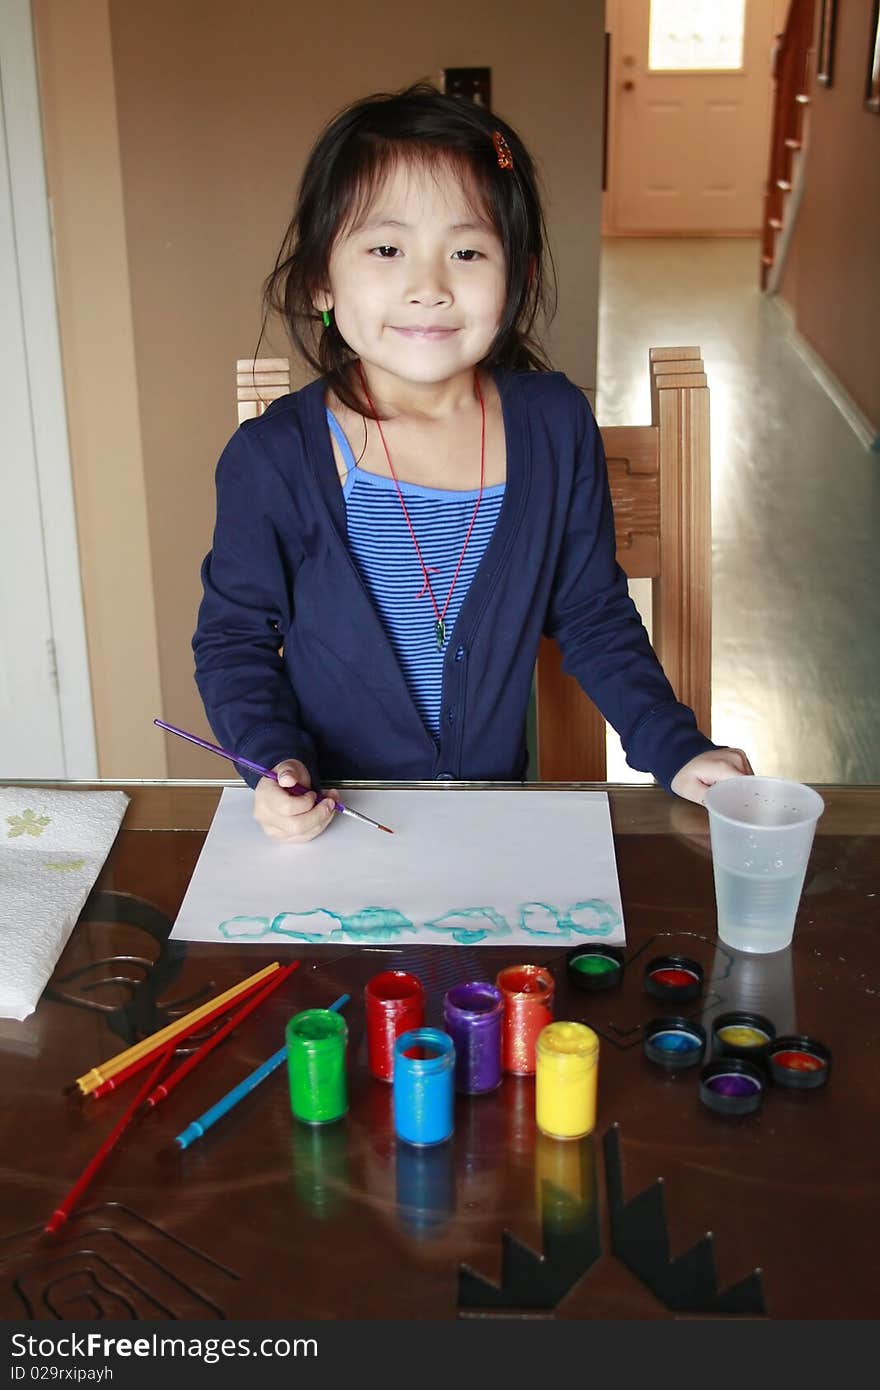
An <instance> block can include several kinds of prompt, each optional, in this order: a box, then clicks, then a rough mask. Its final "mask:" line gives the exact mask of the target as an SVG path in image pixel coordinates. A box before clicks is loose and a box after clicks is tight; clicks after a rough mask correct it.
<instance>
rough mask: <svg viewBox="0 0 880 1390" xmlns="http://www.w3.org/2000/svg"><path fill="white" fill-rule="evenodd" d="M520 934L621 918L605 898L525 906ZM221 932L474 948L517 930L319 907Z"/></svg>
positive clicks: (604, 931) (247, 919)
mask: <svg viewBox="0 0 880 1390" xmlns="http://www.w3.org/2000/svg"><path fill="white" fill-rule="evenodd" d="M515 915H516V923H515V929H516V930H518V931H521V932H526V933H527V934H528V935H529V936H534V937H539V938H544V939H545V940H548V941H553V940H555V941H560V940H562V941H567V940H569V939H570V938H571V937H572V936H587V937H591V938H597V937H599V938H601V937H607V936H610V935H611V933H612V932H613V931H614V929H615V928H616V927H618V926H619V925H620V915H619V913H618V912H617V911H616V910H615V908H613V907H612V906H611V904H610V903H606V902H604V901H603V899H601V898H589V899H587V900H586V901H584V902H577V903H572V904H571V906H570V907H568V908H563V909H559V908H556V907H553V906H552V905H551V904H549V903H538V902H532V903H520V905H519V907H518V908H517V909H516V913H515ZM217 930H218V931H219V932H220V934H221V936H224V937H225V938H226V940H227V941H260V940H263V939H264V938H265V937H268V936H286V937H289V938H291V939H292V940H294V941H311V942H333V941H350V942H352V943H354V944H358V943H360V944H367V943H376V942H381V943H385V942H389V941H399V940H400V939H401V937H403V936H404V935H412V934H414V933H417V932H420V931H421V932H428V933H430V934H431V935H432V936H434V937H436V938H438V939H444V938H445V939H447V940H448V939H451V940H453V941H457V942H460V943H462V944H464V945H473V944H474V943H475V942H478V941H485V940H487V939H489V938H491V939H492V940H499V939H501V938H503V937H508V936H512V935H513V933H514V927H512V926H511V925H510V923H509V922H508V920H507V918H506V917H504V916H503V915H502V914H501V913H500V912H498V911H497V909H496V908H494V907H459V908H451V909H450V910H449V911H448V912H444V913H443V914H442V915H441V916H440V917H432V918H430V919H429V920H428V921H427V922H423V923H422V924H421V926H419V925H417V924H416V923H414V922H412V921H410V919H409V918H408V917H405V916H404V915H403V913H402V912H399V911H398V909H397V908H394V907H362V908H360V910H359V911H357V912H351V913H341V912H333V911H332V909H330V908H329V907H314V908H310V909H307V910H305V911H303V912H279V913H278V914H277V915H276V916H275V917H271V918H270V917H251V916H246V915H243V916H238V917H229V918H228V919H227V920H226V921H225V922H220V923H219V924H218V927H217Z"/></svg>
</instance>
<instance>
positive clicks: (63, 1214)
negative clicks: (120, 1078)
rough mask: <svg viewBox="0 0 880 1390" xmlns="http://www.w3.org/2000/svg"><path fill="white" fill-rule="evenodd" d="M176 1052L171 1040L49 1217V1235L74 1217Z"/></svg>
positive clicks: (47, 1224) (46, 1226) (46, 1228)
mask: <svg viewBox="0 0 880 1390" xmlns="http://www.w3.org/2000/svg"><path fill="white" fill-rule="evenodd" d="M173 1051H174V1046H173V1044H171V1043H169V1044H168V1045H167V1046H166V1047H165V1049H164V1050H163V1052H162V1055H161V1056H160V1058H159V1060H158V1062H157V1063H156V1065H155V1067H154V1068H153V1070H152V1071H151V1072H150V1075H149V1076H148V1077H147V1079H146V1081H145V1082H144V1084H143V1086H142V1087H141V1089H140V1090H139V1091H138V1093H137V1095H136V1096H135V1098H134V1100H133V1101H132V1102H131V1104H130V1105H129V1107H128V1109H127V1110H126V1111H125V1114H124V1115H123V1116H122V1118H121V1119H120V1120H119V1121H118V1123H117V1124H116V1125H115V1126H114V1128H113V1129H112V1130H111V1131H110V1133H109V1134H108V1135H107V1138H106V1139H105V1140H104V1142H103V1144H102V1145H101V1147H100V1148H99V1149H98V1152H97V1153H96V1154H95V1155H94V1157H93V1158H91V1159H90V1160H89V1162H88V1163H87V1164H86V1166H85V1168H84V1169H83V1171H82V1172H81V1173H80V1175H79V1177H78V1178H77V1180H76V1182H75V1183H74V1184H73V1187H72V1188H71V1189H70V1191H69V1192H68V1194H67V1196H66V1197H65V1198H64V1200H63V1202H60V1203H59V1205H58V1206H57V1207H56V1208H55V1210H54V1211H53V1213H52V1215H51V1216H50V1217H49V1220H48V1221H47V1222H46V1225H45V1226H44V1227H43V1230H44V1231H45V1232H46V1233H47V1234H48V1235H50V1236H51V1235H54V1234H55V1232H56V1231H57V1230H58V1228H59V1227H60V1226H63V1225H64V1223H65V1221H66V1220H67V1218H68V1217H69V1216H70V1213H71V1211H72V1210H73V1208H74V1206H75V1205H76V1203H77V1201H78V1200H79V1198H80V1197H81V1196H82V1194H83V1192H85V1190H86V1188H87V1187H88V1185H89V1183H90V1182H91V1181H92V1178H93V1177H94V1176H95V1174H96V1173H97V1171H98V1169H99V1168H100V1167H101V1165H102V1164H103V1162H104V1160H105V1159H106V1157H107V1155H108V1154H109V1153H110V1151H111V1149H113V1148H115V1147H116V1145H117V1144H118V1142H119V1140H120V1139H121V1138H122V1135H123V1134H124V1133H125V1131H126V1129H127V1128H128V1126H129V1124H130V1123H131V1119H132V1116H133V1115H134V1113H135V1111H136V1110H138V1109H140V1107H141V1105H143V1103H144V1101H145V1099H146V1097H147V1096H148V1095H149V1094H150V1092H151V1091H152V1089H153V1087H154V1086H155V1084H156V1082H157V1081H158V1080H159V1077H160V1076H161V1074H162V1068H163V1067H164V1066H166V1065H167V1063H168V1062H169V1061H170V1060H171V1054H172V1053H173Z"/></svg>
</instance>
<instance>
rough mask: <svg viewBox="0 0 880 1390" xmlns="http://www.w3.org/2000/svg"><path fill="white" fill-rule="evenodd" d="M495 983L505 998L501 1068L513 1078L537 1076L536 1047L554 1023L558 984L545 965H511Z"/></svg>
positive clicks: (500, 973) (499, 975)
mask: <svg viewBox="0 0 880 1390" xmlns="http://www.w3.org/2000/svg"><path fill="white" fill-rule="evenodd" d="M495 983H496V985H497V986H498V988H499V989H500V990H501V993H502V995H503V997H504V1022H503V1025H502V1029H501V1065H502V1067H503V1069H504V1070H505V1071H507V1072H512V1073H513V1075H514V1076H534V1074H535V1068H536V1065H537V1063H536V1061H535V1043H536V1042H537V1040H538V1034H539V1033H540V1031H541V1029H542V1028H546V1026H547V1024H548V1023H552V1022H553V992H554V990H555V988H556V982H555V980H554V979H553V976H552V975H551V974H550V971H549V970H545V969H544V967H543V966H542V965H508V966H507V968H506V969H504V970H501V971H499V973H498V976H497V978H496V980H495Z"/></svg>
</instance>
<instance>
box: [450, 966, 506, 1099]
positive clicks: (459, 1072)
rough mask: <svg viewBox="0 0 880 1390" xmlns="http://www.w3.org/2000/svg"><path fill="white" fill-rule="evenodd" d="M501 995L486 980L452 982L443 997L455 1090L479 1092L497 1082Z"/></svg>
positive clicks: (499, 1053)
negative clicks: (451, 1049)
mask: <svg viewBox="0 0 880 1390" xmlns="http://www.w3.org/2000/svg"><path fill="white" fill-rule="evenodd" d="M503 1018H504V996H503V994H502V993H501V990H500V989H498V988H497V987H496V986H495V985H490V984H489V983H488V981H484V980H471V981H469V982H468V983H467V984H464V985H453V987H452V989H450V990H447V992H446V996H445V998H444V1000H443V1023H444V1026H445V1028H446V1031H447V1033H448V1034H449V1035H450V1037H451V1038H452V1041H453V1042H454V1044H455V1089H456V1090H457V1091H463V1092H464V1093H465V1094H466V1095H472V1096H473V1095H482V1094H483V1092H485V1091H494V1090H495V1088H496V1086H499V1085H500V1084H501V1025H502V1021H503Z"/></svg>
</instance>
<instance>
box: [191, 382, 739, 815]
mask: <svg viewBox="0 0 880 1390" xmlns="http://www.w3.org/2000/svg"><path fill="white" fill-rule="evenodd" d="M495 381H496V384H497V386H498V390H499V392H500V396H501V401H502V406H503V415H504V428H505V434H506V439H507V486H506V490H505V496H504V503H503V505H502V508H501V513H500V516H499V518H498V523H497V525H496V527H495V531H494V533H493V535H492V538H491V540H490V542H489V546H488V548H487V550H486V553H485V555H484V557H483V559H482V561H481V563H480V566H479V569H478V570H477V573H476V575H475V576H474V579H473V582H472V584H471V587H470V589H469V591H468V594H467V596H466V598H465V601H464V603H463V605H462V608H461V612H460V614H459V617H458V620H457V622H456V624H455V627H454V629H453V631H452V633H451V635H450V638H449V643H448V649H447V653H446V659H445V662H444V666H443V695H442V705H441V732H440V735H439V740H438V741H435V739H434V738H433V737H432V735H431V734H430V733H429V732H428V730H427V729H426V728H425V725H424V724H423V722H422V720H421V718H420V716H419V713H418V711H417V709H416V707H415V705H414V704H413V700H412V697H411V695H410V693H409V690H408V689H407V686H406V682H405V681H404V678H403V675H402V673H401V670H400V667H399V666H398V663H397V659H396V657H395V654H394V650H393V648H392V647H391V644H390V642H389V640H388V638H387V637H386V635H385V632H384V630H383V628H382V625H381V623H380V621H379V618H378V616H377V614H376V611H375V609H374V607H373V604H372V602H371V599H370V596H369V593H368V591H367V589H366V588H365V586H364V583H363V580H362V579H361V576H360V574H359V572H358V569H357V567H356V565H355V562H354V560H353V558H352V556H351V553H350V551H349V548H348V543H347V538H346V517H345V503H344V499H343V495H342V488H341V487H340V484H339V477H338V474H337V471H336V465H335V462H334V458H333V450H332V447H331V443H330V435H329V431H328V428H327V419H326V415H325V407H324V395H325V382H324V381H322V380H320V379H319V380H316V381H313V382H311V383H310V384H309V385H308V386H306V387H304V388H303V389H302V390H301V391H297V392H295V393H294V394H292V395H288V396H284V397H283V398H282V399H281V400H278V401H275V402H273V404H272V405H271V406H270V407H269V408H268V410H266V412H265V414H264V415H262V416H261V417H260V418H259V419H257V420H250V421H248V422H246V423H245V424H243V425H242V426H241V427H240V429H239V430H238V431H237V433H236V434H235V435H233V437H232V439H231V440H230V442H229V444H228V445H227V447H226V449H225V450H224V452H223V455H222V457H221V459H220V462H219V465H218V468H217V521H216V527H215V531H214V543H213V548H212V550H211V551H210V553H209V554H208V556H207V557H206V559H205V562H204V565H203V566H202V582H203V585H204V597H203V600H202V603H201V606H200V609H199V617H198V627H197V630H196V634H195V637H194V639H193V648H194V651H195V658H196V681H197V683H198V687H199V690H200V692H201V695H202V699H203V701H204V704H205V709H206V711H207V714H208V718H209V720H210V723H211V727H212V728H213V730H214V732H215V734H216V736H217V738H218V739H219V740H220V742H221V743H223V744H224V745H226V746H227V747H230V748H233V749H234V750H235V752H236V753H239V754H240V755H241V756H242V757H246V758H250V759H251V760H252V761H254V762H258V763H261V764H263V765H264V766H267V767H271V766H273V765H274V764H275V763H277V762H280V761H281V759H282V758H290V757H293V758H299V759H300V760H301V761H302V762H304V763H305V764H306V766H307V767H308V768H309V771H310V772H311V775H312V778H313V781H314V782H315V783H316V784H317V783H318V782H321V783H323V784H324V785H325V786H330V785H332V784H333V783H334V782H335V781H338V780H343V779H345V778H388V779H402V780H410V779H426V778H456V779H457V778H464V779H492V780H502V781H508V780H519V779H521V778H523V777H524V776H525V773H526V766H527V756H526V715H527V708H528V701H529V693H530V688H531V680H532V673H533V669H534V665H535V659H536V653H537V649H538V639H539V637H540V635H541V633H542V632H544V633H546V634H547V635H548V636H550V637H553V638H555V639H556V641H557V642H558V643H559V646H560V648H561V649H562V654H563V664H564V667H565V669H566V670H567V671H569V672H570V673H571V674H572V675H573V676H574V677H575V678H576V679H577V680H578V681H579V682H580V684H581V685H582V686H583V688H584V690H586V692H587V693H588V695H589V696H590V698H591V699H592V700H593V701H594V702H595V703H596V704H597V705H598V707H599V709H600V710H601V711H602V713H603V714H604V715H605V718H606V719H607V720H608V721H609V723H610V724H612V725H613V727H614V728H615V729H616V730H617V731H618V733H619V734H620V737H621V740H622V743H623V747H624V749H625V751H626V756H627V761H628V762H629V763H630V765H631V766H632V767H634V768H638V769H640V770H642V771H646V772H651V773H653V775H654V776H655V777H656V778H657V780H658V781H659V782H661V783H662V784H663V785H664V786H666V787H667V788H668V786H669V783H670V781H671V780H672V778H673V777H674V776H675V774H676V772H678V770H679V768H681V767H683V766H684V764H685V763H686V762H688V761H689V760H690V759H691V758H693V757H695V756H696V755H697V754H698V753H702V752H704V751H705V750H706V749H710V748H713V747H714V746H715V745H714V744H712V743H711V741H710V740H709V739H708V738H706V737H705V736H704V735H703V734H702V733H700V731H699V730H698V729H697V727H696V721H695V719H694V716H693V713H692V712H691V710H690V709H688V708H687V706H685V705H682V704H680V703H679V702H678V701H676V699H675V696H674V694H673V692H672V689H671V687H670V685H669V683H668V681H667V680H666V677H665V676H664V674H663V671H662V669H661V667H660V665H659V663H658V661H657V658H656V656H655V655H654V652H653V650H652V648H651V646H650V643H649V642H648V637H647V634H646V632H645V629H644V627H643V626H642V623H641V620H640V619H639V616H638V613H637V611H636V609H635V607H634V606H633V604H632V601H631V600H630V598H629V595H628V593H627V587H626V577H625V575H624V574H623V571H622V570H621V569H620V568H619V566H618V565H617V562H616V560H615V545H614V525H613V517H612V513H611V503H610V498H609V492H608V481H607V473H606V468H605V458H604V452H603V449H602V439H601V436H600V434H599V430H598V427H597V425H596V422H595V420H594V418H593V414H592V412H591V410H590V407H589V404H588V402H587V401H586V399H585V398H584V396H583V394H582V393H581V391H580V390H578V388H577V387H576V386H574V385H573V384H572V383H571V382H570V381H569V380H568V379H567V378H566V377H565V376H563V375H562V374H561V373H558V372H553V373H543V372H503V371H498V372H496V373H495ZM279 649H283V654H281V655H279ZM243 775H244V776H245V778H246V780H247V781H248V782H249V783H250V785H252V786H253V785H254V784H255V783H256V781H257V780H258V778H257V777H256V776H255V775H254V774H249V773H247V772H244V773H243Z"/></svg>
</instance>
